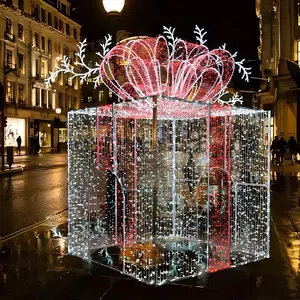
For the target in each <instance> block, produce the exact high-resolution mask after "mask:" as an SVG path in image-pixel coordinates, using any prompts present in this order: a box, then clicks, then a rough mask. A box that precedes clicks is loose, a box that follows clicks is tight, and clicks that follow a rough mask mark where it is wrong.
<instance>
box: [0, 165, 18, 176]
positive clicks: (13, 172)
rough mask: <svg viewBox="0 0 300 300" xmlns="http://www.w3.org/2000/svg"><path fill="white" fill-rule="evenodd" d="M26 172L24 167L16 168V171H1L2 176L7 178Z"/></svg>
mask: <svg viewBox="0 0 300 300" xmlns="http://www.w3.org/2000/svg"><path fill="white" fill-rule="evenodd" d="M23 171H24V168H23V167H16V168H14V169H11V170H9V169H8V170H4V171H0V176H5V175H11V174H15V173H21V172H23Z"/></svg>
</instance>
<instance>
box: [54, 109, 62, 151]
mask: <svg viewBox="0 0 300 300" xmlns="http://www.w3.org/2000/svg"><path fill="white" fill-rule="evenodd" d="M55 112H56V113H57V153H60V143H59V125H60V119H59V115H60V114H61V108H60V107H57V108H56V109H55Z"/></svg>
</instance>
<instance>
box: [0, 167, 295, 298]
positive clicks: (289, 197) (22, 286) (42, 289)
mask: <svg viewBox="0 0 300 300" xmlns="http://www.w3.org/2000/svg"><path fill="white" fill-rule="evenodd" d="M299 179H300V173H299V172H294V173H281V172H274V173H272V174H271V184H272V194H271V209H272V222H271V257H270V259H265V260H263V261H260V262H257V263H253V264H250V265H247V266H242V267H237V268H235V269H231V270H226V271H222V272H218V273H213V274H209V275H208V274H206V275H204V276H200V277H199V278H194V279H188V280H184V281H182V282H180V285H173V284H172V285H166V286H163V287H160V288H154V287H150V286H147V285H145V284H141V283H139V282H136V281H134V280H131V279H129V278H127V277H125V276H123V275H121V274H119V273H116V272H115V271H113V270H110V269H108V268H105V267H102V266H99V265H95V264H92V263H88V262H83V261H82V260H81V259H79V258H76V257H72V256H70V255H68V253H67V213H66V212H65V213H62V214H60V215H58V217H57V218H55V219H53V220H49V221H48V222H46V223H44V224H41V225H40V226H39V227H37V228H34V229H33V230H29V231H26V232H24V233H22V234H20V235H18V236H16V237H14V238H12V239H8V240H7V241H5V243H3V241H2V243H1V241H0V244H1V245H2V246H0V298H1V297H7V298H6V299H12V298H14V297H15V298H18V299H43V300H45V299H56V300H58V299H85V300H89V299H104V300H106V299H117V298H120V297H122V298H123V299H143V300H144V299H153V298H155V299H170V298H174V299H263V300H267V299H272V300H274V299H278V300H279V299H280V300H281V299H300V293H299V286H298V283H299V262H300V261H299V258H300V257H299V254H300V236H299V231H298V228H300V207H299V195H300V182H299ZM199 287H200V288H199ZM4 299H5V298H4Z"/></svg>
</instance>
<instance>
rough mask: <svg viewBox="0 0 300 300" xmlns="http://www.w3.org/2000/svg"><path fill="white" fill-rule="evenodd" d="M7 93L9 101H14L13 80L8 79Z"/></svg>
mask: <svg viewBox="0 0 300 300" xmlns="http://www.w3.org/2000/svg"><path fill="white" fill-rule="evenodd" d="M6 95H7V99H8V102H13V82H12V81H7V82H6Z"/></svg>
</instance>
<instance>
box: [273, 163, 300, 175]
mask: <svg viewBox="0 0 300 300" xmlns="http://www.w3.org/2000/svg"><path fill="white" fill-rule="evenodd" d="M271 172H279V173H297V172H300V163H297V162H296V163H293V164H292V163H291V161H290V160H285V161H284V162H283V166H277V165H274V164H272V163H271Z"/></svg>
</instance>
